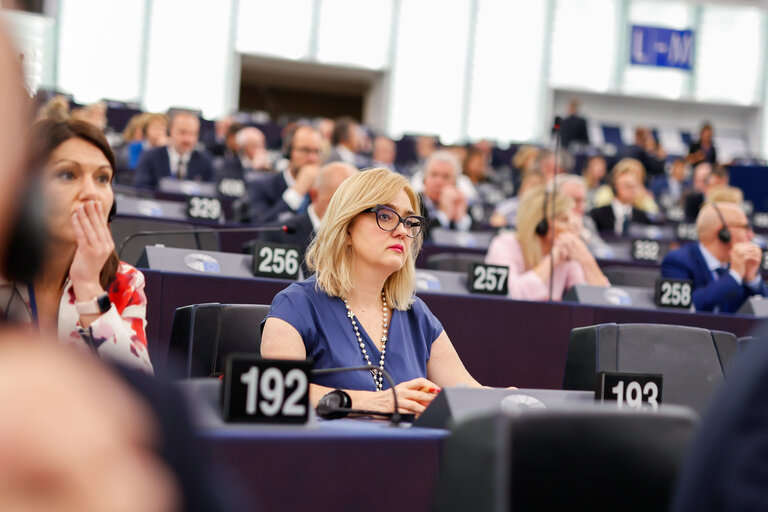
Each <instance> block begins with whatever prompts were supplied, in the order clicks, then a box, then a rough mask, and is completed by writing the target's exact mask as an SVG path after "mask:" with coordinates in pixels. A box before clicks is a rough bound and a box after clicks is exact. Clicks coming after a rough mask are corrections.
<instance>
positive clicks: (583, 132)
mask: <svg viewBox="0 0 768 512" xmlns="http://www.w3.org/2000/svg"><path fill="white" fill-rule="evenodd" d="M560 142H561V143H562V145H563V147H564V148H567V147H568V146H570V144H571V143H572V142H576V143H577V144H581V145H584V146H589V133H588V132H587V121H586V120H585V119H584V118H583V117H581V116H580V115H579V99H578V98H571V101H570V102H569V103H568V117H566V118H565V119H563V122H562V125H561V126H560Z"/></svg>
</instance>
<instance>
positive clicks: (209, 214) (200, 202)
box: [187, 196, 221, 220]
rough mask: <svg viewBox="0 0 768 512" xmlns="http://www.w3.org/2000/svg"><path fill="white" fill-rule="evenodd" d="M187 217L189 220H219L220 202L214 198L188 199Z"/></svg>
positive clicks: (194, 197)
mask: <svg viewBox="0 0 768 512" xmlns="http://www.w3.org/2000/svg"><path fill="white" fill-rule="evenodd" d="M187 217H188V218H190V219H203V220H219V217H221V201H219V200H218V199H217V198H215V197H202V196H191V197H188V198H187Z"/></svg>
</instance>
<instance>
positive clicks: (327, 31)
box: [317, 0, 392, 69]
mask: <svg viewBox="0 0 768 512" xmlns="http://www.w3.org/2000/svg"><path fill="white" fill-rule="evenodd" d="M320 6H321V8H320V32H319V35H318V50H317V60H319V61H320V62H328V63H333V64H347V65H352V66H360V67H366V68H371V69H381V68H383V67H384V66H386V65H387V56H388V55H387V53H388V51H389V34H390V27H391V23H392V1H391V0H323V1H322V2H321V3H320Z"/></svg>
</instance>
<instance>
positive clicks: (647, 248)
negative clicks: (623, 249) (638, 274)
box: [632, 238, 661, 262]
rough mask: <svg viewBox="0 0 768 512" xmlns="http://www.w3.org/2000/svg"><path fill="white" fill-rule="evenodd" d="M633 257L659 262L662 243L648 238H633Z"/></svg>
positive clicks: (636, 259) (634, 258) (639, 259)
mask: <svg viewBox="0 0 768 512" xmlns="http://www.w3.org/2000/svg"><path fill="white" fill-rule="evenodd" d="M632 259H633V260H635V261H653V262H657V261H659V260H660V259H661V245H660V244H659V242H658V241H656V240H649V239H646V238H638V239H636V240H632Z"/></svg>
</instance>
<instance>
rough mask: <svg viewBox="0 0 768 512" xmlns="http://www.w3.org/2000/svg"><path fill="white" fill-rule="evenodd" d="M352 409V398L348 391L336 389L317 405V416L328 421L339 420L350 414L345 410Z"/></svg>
mask: <svg viewBox="0 0 768 512" xmlns="http://www.w3.org/2000/svg"><path fill="white" fill-rule="evenodd" d="M351 408H352V398H351V397H350V396H349V394H347V392H346V391H343V390H341V389H334V390H333V391H331V392H330V393H328V394H326V395H325V396H323V398H321V399H320V401H319V402H318V403H317V408H316V409H315V410H316V411H317V415H318V416H320V417H321V418H323V419H326V420H337V419H339V418H344V417H345V416H347V414H349V412H347V411H346V410H344V409H347V410H348V409H351Z"/></svg>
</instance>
